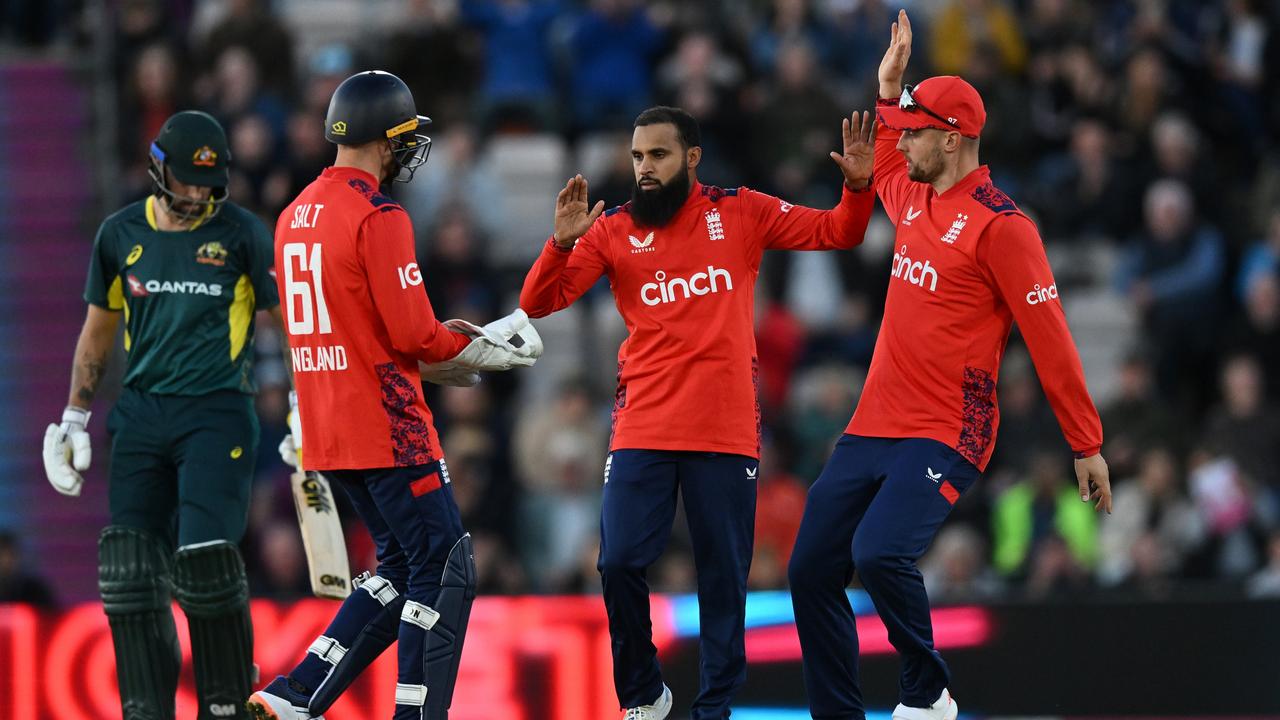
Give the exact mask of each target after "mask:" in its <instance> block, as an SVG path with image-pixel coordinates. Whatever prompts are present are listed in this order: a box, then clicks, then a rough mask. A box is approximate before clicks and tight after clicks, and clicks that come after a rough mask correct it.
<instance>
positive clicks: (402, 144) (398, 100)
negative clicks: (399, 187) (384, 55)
mask: <svg viewBox="0 0 1280 720" xmlns="http://www.w3.org/2000/svg"><path fill="white" fill-rule="evenodd" d="M430 122H431V118H429V117H426V116H424V115H419V114H418V110H417V107H416V106H415V105H414V102H413V93H412V92H411V91H410V90H409V86H408V85H405V84H404V81H403V80H401V79H400V78H398V77H396V76H395V75H392V74H391V73H389V72H383V71H382V70H368V71H366V72H362V73H357V74H355V75H352V76H351V77H349V78H347V79H346V80H343V81H342V84H341V85H339V86H338V89H337V90H334V91H333V97H332V98H330V100H329V112H328V114H327V115H325V120H324V137H325V139H326V140H328V141H329V142H331V143H335V144H337V145H363V144H365V143H369V142H373V141H375V140H385V141H387V142H389V143H390V144H391V150H392V154H393V156H394V157H395V161H396V165H397V166H399V168H400V169H401V172H400V173H398V174H397V175H396V177H394V178H393V180H398V181H400V182H409V181H410V180H412V179H413V172H414V171H415V170H416V169H417V168H419V167H421V166H422V164H423V163H425V162H426V161H427V155H428V153H429V152H430V150H431V138H429V137H427V136H426V135H423V134H422V133H419V132H417V131H418V130H419V129H421V128H423V127H424V126H426V125H427V124H429V123H430ZM404 171H408V172H407V173H406V172H404Z"/></svg>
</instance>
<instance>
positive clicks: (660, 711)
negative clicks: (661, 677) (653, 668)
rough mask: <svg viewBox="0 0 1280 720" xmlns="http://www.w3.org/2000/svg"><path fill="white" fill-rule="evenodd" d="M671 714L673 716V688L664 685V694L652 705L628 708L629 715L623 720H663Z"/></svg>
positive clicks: (623, 717)
mask: <svg viewBox="0 0 1280 720" xmlns="http://www.w3.org/2000/svg"><path fill="white" fill-rule="evenodd" d="M669 714H671V688H669V687H667V686H666V685H665V684H664V685H663V686H662V694H661V695H659V696H658V699H657V700H654V701H653V704H652V705H640V706H639V707H633V708H627V714H626V715H623V716H622V720H662V719H663V718H665V717H666V716H667V715H669Z"/></svg>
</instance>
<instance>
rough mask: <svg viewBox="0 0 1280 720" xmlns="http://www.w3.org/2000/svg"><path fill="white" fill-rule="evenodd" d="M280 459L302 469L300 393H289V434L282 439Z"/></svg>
mask: <svg viewBox="0 0 1280 720" xmlns="http://www.w3.org/2000/svg"><path fill="white" fill-rule="evenodd" d="M279 450H280V459H281V460H284V461H285V464H287V465H292V466H293V467H295V468H297V469H298V470H301V469H302V416H301V415H299V414H298V393H296V392H290V393H289V434H288V435H285V436H284V439H283V440H281V441H280V448H279Z"/></svg>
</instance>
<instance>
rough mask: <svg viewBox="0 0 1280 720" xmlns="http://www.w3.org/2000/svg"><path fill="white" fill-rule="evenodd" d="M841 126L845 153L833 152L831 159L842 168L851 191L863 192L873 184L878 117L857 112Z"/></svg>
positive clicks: (841, 170)
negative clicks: (872, 173)
mask: <svg viewBox="0 0 1280 720" xmlns="http://www.w3.org/2000/svg"><path fill="white" fill-rule="evenodd" d="M841 125H842V128H841V129H842V132H843V134H844V153H843V154H841V153H835V152H833V153H831V159H832V160H835V162H836V165H839V166H840V172H842V173H844V182H845V184H846V185H848V186H849V189H850V190H863V189H865V188H866V187H867V186H868V185H870V184H871V171H872V170H873V169H874V164H875V153H876V142H875V127H876V117H875V115H874V114H873V113H870V112H855V113H853V114H852V115H850V116H849V117H847V118H845V120H844V122H843V123H841Z"/></svg>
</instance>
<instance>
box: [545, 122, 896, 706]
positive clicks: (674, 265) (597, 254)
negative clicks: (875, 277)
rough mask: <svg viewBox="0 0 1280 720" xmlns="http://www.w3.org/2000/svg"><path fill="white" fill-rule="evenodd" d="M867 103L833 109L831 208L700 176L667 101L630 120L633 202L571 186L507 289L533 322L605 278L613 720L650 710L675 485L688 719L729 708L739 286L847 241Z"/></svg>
mask: <svg viewBox="0 0 1280 720" xmlns="http://www.w3.org/2000/svg"><path fill="white" fill-rule="evenodd" d="M872 123H873V120H872V118H871V115H870V113H853V116H852V117H851V118H848V119H846V120H845V121H844V127H843V130H844V152H843V153H836V152H832V153H831V157H832V159H833V160H834V161H835V162H836V164H837V165H838V166H839V167H840V170H841V172H842V173H843V175H844V186H843V188H842V190H841V197H840V202H839V204H837V205H836V206H835V207H834V208H832V209H831V210H816V209H813V208H807V207H802V206H799V205H792V204H791V203H788V202H785V201H783V200H780V199H778V198H776V197H772V196H770V195H765V194H763V193H758V192H756V191H754V190H748V189H747V188H718V187H713V186H711V185H703V184H702V183H700V182H698V176H697V167H698V162H699V161H700V160H701V158H702V148H701V144H702V143H701V140H700V137H699V130H698V123H697V121H696V120H694V119H693V117H691V116H690V115H689V114H688V113H686V112H685V111H683V110H680V109H679V108H670V107H655V108H650V109H648V110H645V111H644V112H642V113H641V114H640V115H639V117H637V118H636V121H635V128H634V132H633V134H632V140H631V157H632V161H633V163H634V170H635V178H636V183H635V186H634V187H633V190H632V199H631V202H629V203H627V204H625V205H623V206H621V207H617V208H613V209H612V210H609V211H608V212H605V213H604V215H603V217H601V213H602V212H603V211H604V203H603V202H597V203H596V204H595V206H594V207H592V206H591V205H589V204H588V201H587V182H586V180H584V179H583V178H582V177H581V176H578V177H575V178H573V179H571V180H569V182H568V183H566V184H565V187H564V190H562V191H561V192H560V196H559V198H558V199H557V203H556V218H555V234H554V235H553V236H552V237H551V238H549V239H548V240H547V243H546V245H545V247H544V248H543V250H542V255H541V256H540V257H539V258H538V260H537V262H536V263H535V264H534V266H533V268H532V269H531V270H530V271H529V275H528V277H526V278H525V282H524V289H523V291H522V292H521V293H520V307H521V308H523V309H524V310H525V311H526V312H528V313H529V316H530V317H535V318H536V317H542V316H544V315H547V314H550V313H552V312H555V311H557V310H560V309H562V308H564V307H567V306H568V305H569V304H571V303H572V302H573V301H574V300H576V299H578V297H580V296H581V295H582V294H583V293H584V292H586V291H587V289H589V288H590V287H591V286H592V285H594V284H595V283H596V281H597V280H599V279H600V277H601V276H608V278H609V285H610V287H611V288H612V289H613V295H614V300H615V302H616V303H617V306H618V312H620V313H621V314H622V319H623V320H624V321H625V322H626V325H627V339H626V341H625V342H623V344H622V347H621V348H620V349H619V350H618V389H617V396H616V400H615V402H614V413H613V436H612V438H611V440H610V447H609V450H610V452H609V456H608V458H607V460H606V461H605V466H604V482H605V485H604V497H603V500H602V507H601V518H600V559H599V565H598V567H599V570H600V575H601V579H602V581H603V583H602V584H603V589H604V602H605V608H606V610H607V611H608V614H609V635H610V637H611V639H612V643H611V647H612V650H613V677H614V685H615V687H616V689H617V692H618V700H619V704H620V705H621V706H622V707H624V708H626V710H627V713H626V720H662V718H665V717H666V716H667V715H668V713H670V712H671V691H670V690H668V689H667V687H666V685H664V684H663V682H662V673H661V670H660V669H659V667H658V658H657V650H656V648H655V647H654V645H653V638H652V626H651V624H650V617H649V587H648V585H647V583H646V582H645V571H646V570H647V568H648V567H649V566H650V565H652V564H653V563H654V562H655V561H657V559H658V557H659V556H660V555H661V554H662V550H663V547H664V546H665V545H666V541H667V537H668V536H669V535H670V534H671V524H672V520H673V519H674V517H675V510H676V494H677V493H680V494H682V495H683V497H684V503H685V515H686V517H687V519H688V522H689V534H690V536H691V538H692V542H693V556H694V562H695V563H696V565H697V573H698V610H699V618H700V621H701V631H700V632H701V645H700V649H701V653H702V672H701V678H700V685H701V691H700V692H699V693H698V696H697V697H696V698H694V700H693V705H692V708H691V713H690V715H691V717H692V718H693V720H712V719H716V720H718V719H719V718H726V717H729V706H730V703H731V701H732V699H733V695H734V693H735V692H736V691H737V689H738V688H739V687H741V686H742V684H743V682H744V681H745V679H746V651H745V643H744V634H743V623H744V621H745V618H746V595H747V570H748V568H749V567H750V565H751V551H752V544H753V542H752V541H753V532H754V520H755V509H756V477H757V473H758V470H759V453H760V404H759V400H758V398H757V377H758V373H757V364H756V343H755V333H754V331H753V323H752V306H753V299H752V298H753V294H754V287H755V280H756V276H757V275H758V274H759V271H760V259H761V256H762V255H763V254H764V251H765V250H767V249H780V250H837V249H846V248H851V247H853V246H854V245H857V244H858V243H860V242H862V237H863V233H864V231H865V230H866V228H867V220H868V219H870V217H871V210H872V206H873V202H874V195H873V194H872V193H871V192H870V180H871V173H872V157H871V155H872V150H873V145H872V142H871V127H872Z"/></svg>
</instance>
